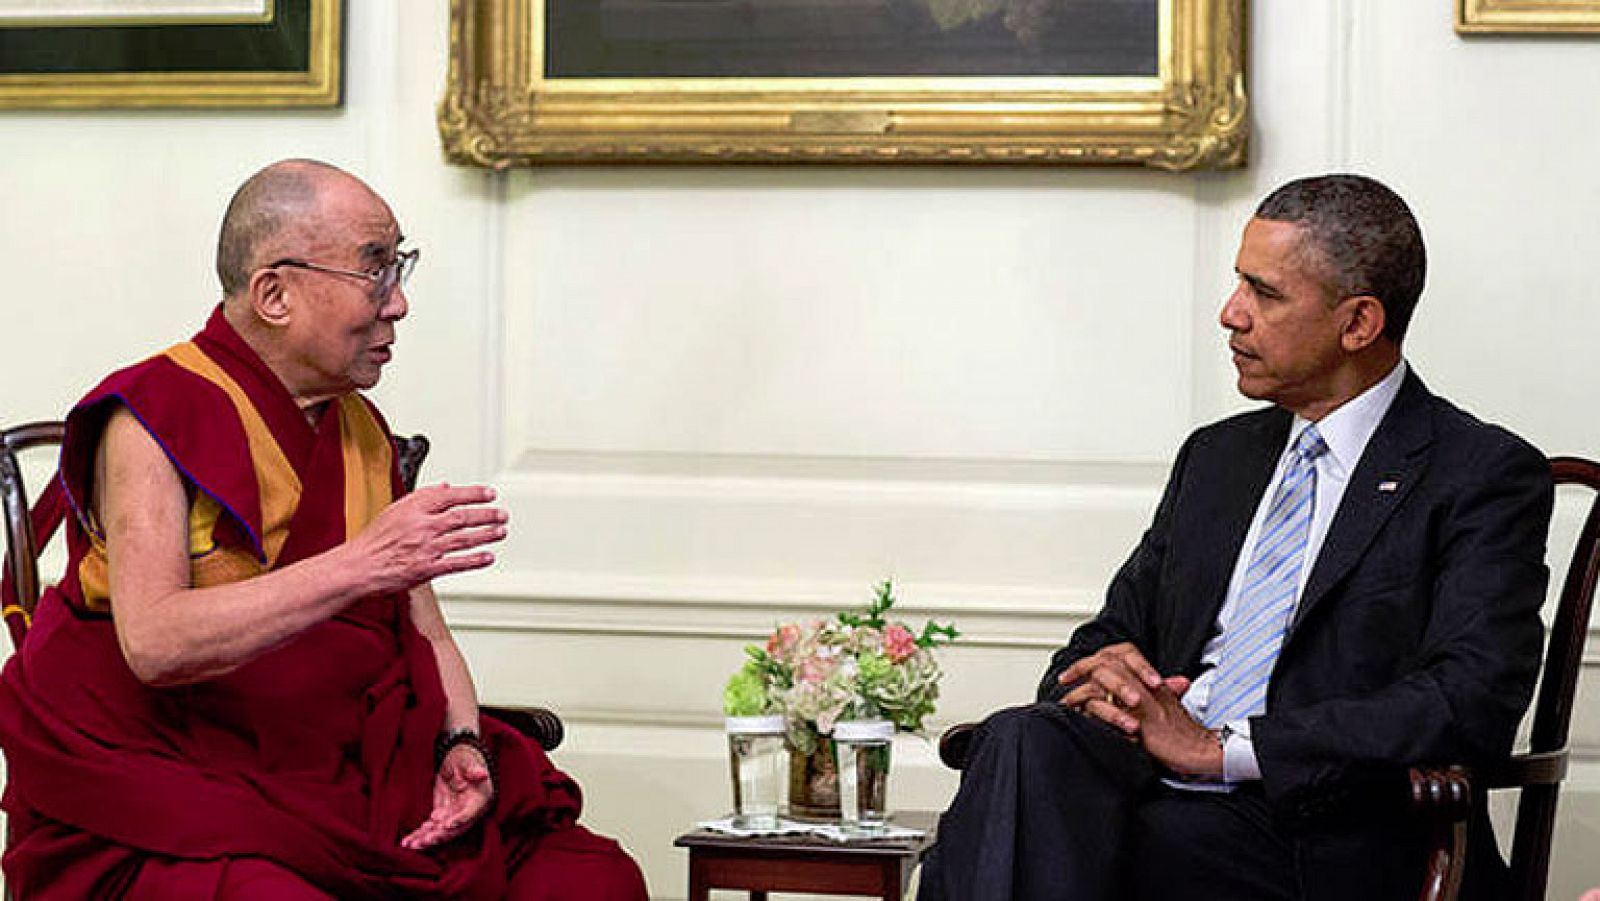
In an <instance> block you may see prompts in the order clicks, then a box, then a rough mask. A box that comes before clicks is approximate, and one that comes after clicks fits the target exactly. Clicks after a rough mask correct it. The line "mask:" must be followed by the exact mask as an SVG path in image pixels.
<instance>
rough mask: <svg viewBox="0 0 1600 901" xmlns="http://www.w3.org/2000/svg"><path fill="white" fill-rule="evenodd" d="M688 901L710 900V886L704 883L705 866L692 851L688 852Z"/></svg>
mask: <svg viewBox="0 0 1600 901" xmlns="http://www.w3.org/2000/svg"><path fill="white" fill-rule="evenodd" d="M689 901H711V886H710V885H708V884H707V883H706V868H705V864H704V863H703V862H701V861H700V860H699V858H698V855H696V854H695V853H694V852H693V851H690V852H689Z"/></svg>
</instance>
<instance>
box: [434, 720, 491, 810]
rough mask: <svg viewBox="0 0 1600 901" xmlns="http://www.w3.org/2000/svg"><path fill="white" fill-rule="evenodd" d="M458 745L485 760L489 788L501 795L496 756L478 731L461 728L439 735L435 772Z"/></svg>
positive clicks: (435, 748) (435, 745)
mask: <svg viewBox="0 0 1600 901" xmlns="http://www.w3.org/2000/svg"><path fill="white" fill-rule="evenodd" d="M456 745H466V746H467V747H469V748H471V749H472V750H474V751H477V752H478V755H479V756H480V757H482V758H483V766H484V769H487V770H488V771H489V788H490V790H492V791H494V792H495V793H496V794H499V791H500V781H499V779H498V778H497V771H496V769H495V765H494V754H493V753H492V752H490V750H489V746H488V745H487V744H486V743H484V740H483V737H482V736H480V735H479V734H478V732H477V730H476V729H467V728H460V729H451V730H449V731H447V732H441V733H439V738H438V739H437V740H435V741H434V743H433V768H434V770H438V769H439V767H441V766H444V759H445V757H446V755H448V754H449V753H450V749H451V748H454V747H455V746H456Z"/></svg>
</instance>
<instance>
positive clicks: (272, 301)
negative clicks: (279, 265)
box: [248, 268, 289, 328]
mask: <svg viewBox="0 0 1600 901" xmlns="http://www.w3.org/2000/svg"><path fill="white" fill-rule="evenodd" d="M288 289H289V286H288V285H287V284H285V283H284V280H283V275H282V274H281V273H280V272H278V270H277V269H271V268H267V269H257V270H256V271H255V272H253V273H251V275H250V284H249V286H248V290H249V294H250V309H251V310H252V311H254V312H255V314H256V318H257V319H260V320H261V322H262V324H264V325H268V326H274V327H278V328H282V327H283V326H286V325H288V324H289V291H288Z"/></svg>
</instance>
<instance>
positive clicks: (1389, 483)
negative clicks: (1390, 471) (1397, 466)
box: [1378, 479, 1400, 494]
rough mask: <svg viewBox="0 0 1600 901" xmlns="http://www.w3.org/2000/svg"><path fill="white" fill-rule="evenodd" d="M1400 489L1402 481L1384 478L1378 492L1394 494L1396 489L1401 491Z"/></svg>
mask: <svg viewBox="0 0 1600 901" xmlns="http://www.w3.org/2000/svg"><path fill="white" fill-rule="evenodd" d="M1399 490H1400V482H1399V480H1397V479H1384V480H1383V481H1381V482H1379V483H1378V493H1379V494H1394V493H1395V492H1396V491H1399Z"/></svg>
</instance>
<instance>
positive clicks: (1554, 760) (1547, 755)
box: [1473, 748, 1567, 791]
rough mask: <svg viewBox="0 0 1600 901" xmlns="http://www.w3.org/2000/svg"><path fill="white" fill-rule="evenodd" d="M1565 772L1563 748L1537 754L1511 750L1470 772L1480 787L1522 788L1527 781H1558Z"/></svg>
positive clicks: (1539, 783)
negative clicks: (1495, 761)
mask: <svg viewBox="0 0 1600 901" xmlns="http://www.w3.org/2000/svg"><path fill="white" fill-rule="evenodd" d="M1566 775H1567V749H1566V748H1562V749H1561V750H1559V751H1545V752H1543V753H1541V754H1513V755H1512V756H1511V757H1509V758H1507V759H1506V760H1504V761H1502V762H1500V763H1498V764H1495V765H1494V766H1489V767H1482V768H1480V769H1479V770H1478V771H1477V772H1475V773H1474V774H1473V776H1474V781H1476V782H1478V783H1479V784H1480V785H1481V786H1482V788H1483V789H1484V790H1486V791H1487V790H1488V789H1493V788H1522V787H1523V786H1528V785H1558V784H1560V782H1561V780H1562V779H1563V778H1565V777H1566Z"/></svg>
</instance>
